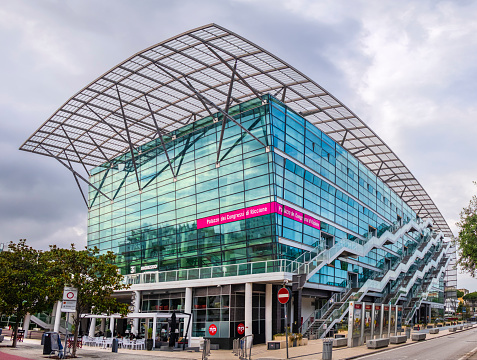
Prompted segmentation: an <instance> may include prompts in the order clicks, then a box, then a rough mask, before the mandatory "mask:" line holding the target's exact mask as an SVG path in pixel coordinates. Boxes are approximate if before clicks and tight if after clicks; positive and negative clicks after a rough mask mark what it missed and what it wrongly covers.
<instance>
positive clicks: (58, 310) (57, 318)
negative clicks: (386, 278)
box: [53, 301, 61, 333]
mask: <svg viewBox="0 0 477 360" xmlns="http://www.w3.org/2000/svg"><path fill="white" fill-rule="evenodd" d="M60 323H61V301H58V302H57V303H56V315H55V326H53V331H54V332H57V333H59V332H60Z"/></svg>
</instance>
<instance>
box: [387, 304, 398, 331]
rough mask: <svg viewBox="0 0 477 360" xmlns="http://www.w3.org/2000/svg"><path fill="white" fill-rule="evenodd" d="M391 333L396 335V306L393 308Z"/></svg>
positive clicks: (390, 325)
mask: <svg viewBox="0 0 477 360" xmlns="http://www.w3.org/2000/svg"><path fill="white" fill-rule="evenodd" d="M389 331H390V333H391V335H392V334H395V333H396V306H391V318H390V320H389Z"/></svg>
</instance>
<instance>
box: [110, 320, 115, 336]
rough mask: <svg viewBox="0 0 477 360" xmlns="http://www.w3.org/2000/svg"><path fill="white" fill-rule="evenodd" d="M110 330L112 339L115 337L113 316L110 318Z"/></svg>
mask: <svg viewBox="0 0 477 360" xmlns="http://www.w3.org/2000/svg"><path fill="white" fill-rule="evenodd" d="M109 330H110V331H111V337H114V318H113V316H111V317H110V318H109Z"/></svg>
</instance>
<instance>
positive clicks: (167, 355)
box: [0, 328, 467, 360]
mask: <svg viewBox="0 0 477 360" xmlns="http://www.w3.org/2000/svg"><path fill="white" fill-rule="evenodd" d="M439 329H440V331H439V334H432V335H431V334H426V338H427V340H431V341H432V340H433V339H437V338H439V337H442V336H447V335H450V334H454V333H450V332H449V331H448V330H447V329H442V328H439ZM463 331H467V330H463ZM421 332H427V331H426V330H423V331H421ZM410 343H411V341H410V340H408V342H407V344H410ZM10 344H11V341H4V342H3V343H1V345H0V346H1V347H0V359H1V360H22V359H32V360H44V359H45V358H46V356H45V355H43V347H42V346H41V345H40V341H39V340H37V339H26V340H25V342H23V343H18V348H17V349H12V348H9V347H4V345H10ZM403 345H404V346H405V345H406V344H400V345H389V347H388V348H387V349H392V348H396V347H399V346H403ZM322 348H323V342H322V340H310V341H309V342H308V345H306V346H299V347H295V348H290V349H289V358H290V359H297V360H311V359H314V360H316V359H321V352H322ZM378 351H379V350H378ZM375 352H376V351H375V350H368V349H367V348H366V347H365V346H360V347H355V348H341V349H333V360H339V359H351V358H357V357H361V356H364V355H369V354H372V353H375ZM77 355H78V356H79V357H81V358H83V359H98V358H99V359H124V360H129V359H131V358H134V359H136V360H140V359H143V358H144V359H155V360H171V359H177V360H200V359H201V353H198V352H182V351H181V352H177V351H175V352H166V351H159V350H155V351H146V350H127V349H119V352H118V353H113V352H111V350H110V349H109V350H108V349H99V348H95V347H89V346H85V347H83V348H82V349H78V350H77ZM7 356H9V357H7ZM12 356H13V357H12ZM252 358H253V359H254V360H265V359H273V360H279V359H286V350H285V349H280V350H267V348H266V345H256V346H254V347H253V350H252ZM209 359H210V360H229V359H230V360H232V359H234V360H236V359H237V357H236V356H234V355H233V354H232V351H231V350H212V351H211V355H210V356H209Z"/></svg>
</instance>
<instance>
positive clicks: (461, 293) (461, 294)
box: [457, 290, 464, 299]
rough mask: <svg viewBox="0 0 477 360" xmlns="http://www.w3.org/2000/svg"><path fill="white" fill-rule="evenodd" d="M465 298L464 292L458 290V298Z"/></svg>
mask: <svg viewBox="0 0 477 360" xmlns="http://www.w3.org/2000/svg"><path fill="white" fill-rule="evenodd" d="M463 296H464V292H463V291H460V290H457V298H458V299H459V298H461V297H463Z"/></svg>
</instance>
